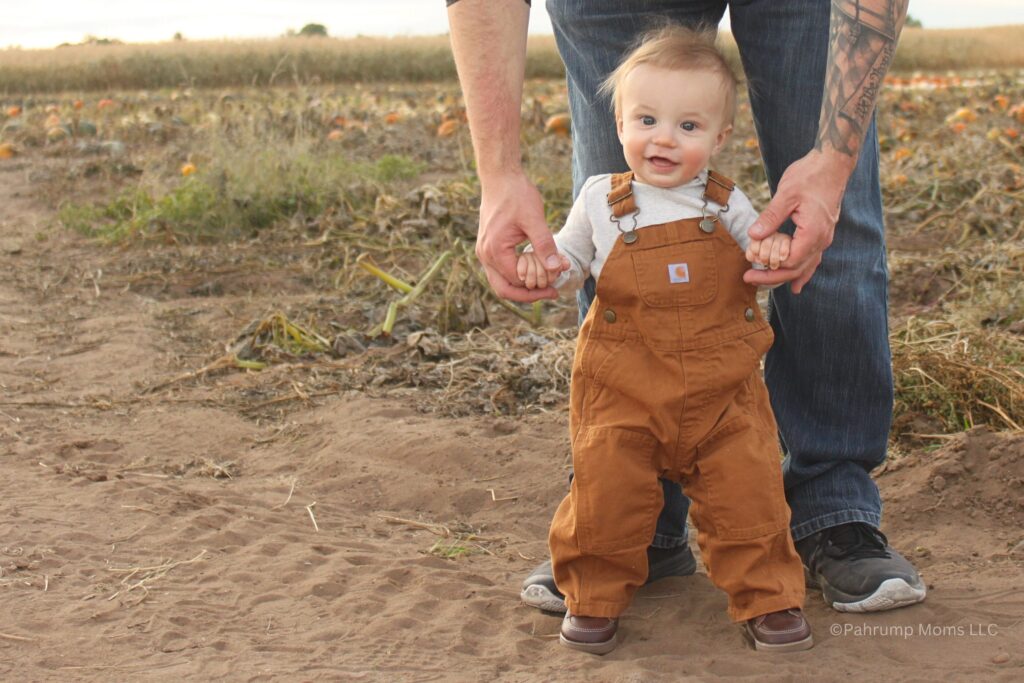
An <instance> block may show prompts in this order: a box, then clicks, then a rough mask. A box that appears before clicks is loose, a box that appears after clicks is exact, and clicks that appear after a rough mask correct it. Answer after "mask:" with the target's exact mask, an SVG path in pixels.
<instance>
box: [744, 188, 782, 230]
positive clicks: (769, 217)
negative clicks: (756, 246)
mask: <svg viewBox="0 0 1024 683" xmlns="http://www.w3.org/2000/svg"><path fill="white" fill-rule="evenodd" d="M792 213H793V207H792V206H791V205H790V202H789V200H788V199H787V198H786V197H785V196H783V195H782V194H781V193H779V194H776V195H775V196H774V197H772V200H771V201H770V202H768V206H766V207H764V210H763V211H762V212H761V215H760V216H758V217H757V220H756V221H754V223H753V225H751V226H750V228H749V229H748V230H747V234H748V235H750V237H751V239H755V240H763V239H764V238H765V237H767V236H768V235H771V234H772V233H774V232H775V231H777V230H778V229H779V227H780V226H781V225H782V224H783V223H784V222H785V221H786V219H787V218H789V216H790V214H792Z"/></svg>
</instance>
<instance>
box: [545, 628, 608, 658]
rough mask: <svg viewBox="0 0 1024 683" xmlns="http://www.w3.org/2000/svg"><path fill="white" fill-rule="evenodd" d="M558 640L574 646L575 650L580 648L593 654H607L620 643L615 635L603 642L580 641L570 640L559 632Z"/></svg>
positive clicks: (568, 645) (570, 646)
mask: <svg viewBox="0 0 1024 683" xmlns="http://www.w3.org/2000/svg"><path fill="white" fill-rule="evenodd" d="M558 642H560V643H561V644H562V645H565V646H566V647H569V648H572V649H573V650H579V651H580V652H586V653H588V654H592V655H606V654H608V653H609V652H611V651H612V650H614V649H615V646H616V645H618V642H617V641H616V636H614V635H613V636H612V637H611V638H609V639H608V640H607V641H605V642H603V643H579V642H576V641H575V640H569V639H568V638H566V637H565V636H563V635H562V634H561V633H559V634H558Z"/></svg>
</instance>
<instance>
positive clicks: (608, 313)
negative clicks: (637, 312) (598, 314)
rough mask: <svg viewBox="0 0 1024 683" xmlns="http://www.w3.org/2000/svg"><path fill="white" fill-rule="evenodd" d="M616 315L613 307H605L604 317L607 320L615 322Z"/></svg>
mask: <svg viewBox="0 0 1024 683" xmlns="http://www.w3.org/2000/svg"><path fill="white" fill-rule="evenodd" d="M616 317H617V316H616V315H615V311H613V310H612V309H610V308H608V309H605V312H604V319H605V321H606V322H610V323H613V322H615V320H616Z"/></svg>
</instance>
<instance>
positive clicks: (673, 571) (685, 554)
mask: <svg viewBox="0 0 1024 683" xmlns="http://www.w3.org/2000/svg"><path fill="white" fill-rule="evenodd" d="M647 567H648V569H647V581H646V583H653V582H654V581H657V580H658V579H664V578H667V577H669V576H690V575H691V574H693V573H694V572H695V571H697V560H696V558H694V556H693V553H692V552H690V548H689V546H685V545H681V546H677V547H675V548H654V547H651V548H648V549H647ZM646 583H645V585H646ZM519 597H520V599H521V600H522V601H523V602H525V603H526V604H527V605H529V606H530V607H536V608H537V609H540V610H544V611H545V612H559V613H564V612H565V596H564V595H562V593H561V592H560V591H559V590H558V586H556V585H555V577H554V576H552V574H551V560H544V562H542V563H541V564H539V565H538V566H537V568H536V569H534V570H533V571H532V572H530V575H529V576H527V577H526V579H524V580H523V587H522V590H521V591H520V593H519Z"/></svg>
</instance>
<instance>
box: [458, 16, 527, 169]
mask: <svg viewBox="0 0 1024 683" xmlns="http://www.w3.org/2000/svg"><path fill="white" fill-rule="evenodd" d="M529 13H530V7H529V5H527V4H526V3H524V2H523V0H460V1H459V2H457V3H454V4H451V5H449V7H448V21H449V25H450V27H451V41H452V53H453V54H454V56H455V66H456V69H457V70H458V73H459V82H460V83H461V84H462V92H463V95H464V96H465V99H466V113H467V116H468V117H469V127H470V133H471V135H472V138H473V149H474V151H475V153H476V162H477V172H478V173H479V175H480V179H481V182H482V183H483V184H485V185H486V184H487V182H488V179H489V178H493V177H498V176H500V175H503V174H507V173H509V172H518V171H519V170H521V156H520V149H519V126H520V110H521V106H522V97H523V75H524V72H525V67H526V32H527V26H528V23H529Z"/></svg>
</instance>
